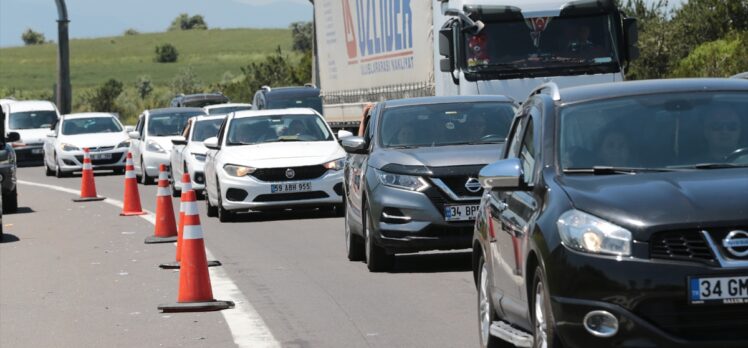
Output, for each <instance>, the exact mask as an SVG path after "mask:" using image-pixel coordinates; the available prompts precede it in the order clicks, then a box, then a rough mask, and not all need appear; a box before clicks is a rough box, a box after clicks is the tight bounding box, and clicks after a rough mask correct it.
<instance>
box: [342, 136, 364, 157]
mask: <svg viewBox="0 0 748 348" xmlns="http://www.w3.org/2000/svg"><path fill="white" fill-rule="evenodd" d="M340 145H341V146H343V150H345V152H347V153H352V154H362V155H365V154H367V153H369V144H368V143H367V142H366V140H364V138H362V137H354V136H350V137H347V138H344V139H343V141H342V142H341V144H340Z"/></svg>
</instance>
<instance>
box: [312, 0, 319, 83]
mask: <svg viewBox="0 0 748 348" xmlns="http://www.w3.org/2000/svg"><path fill="white" fill-rule="evenodd" d="M309 2H311V3H312V83H313V84H314V85H315V86H317V87H322V86H321V84H320V80H319V61H318V59H317V58H318V57H317V6H314V0H309Z"/></svg>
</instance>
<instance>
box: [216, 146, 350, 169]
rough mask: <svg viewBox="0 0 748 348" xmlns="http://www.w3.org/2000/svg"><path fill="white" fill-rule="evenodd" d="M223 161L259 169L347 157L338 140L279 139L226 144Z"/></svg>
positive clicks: (304, 164) (223, 149)
mask: <svg viewBox="0 0 748 348" xmlns="http://www.w3.org/2000/svg"><path fill="white" fill-rule="evenodd" d="M221 151H224V154H223V161H224V162H225V163H233V164H239V165H246V166H251V167H255V168H277V167H288V166H294V167H297V166H308V165H315V164H322V163H325V162H329V161H332V160H335V159H338V158H342V157H345V151H343V148H342V147H340V145H339V144H338V143H337V142H335V141H303V142H285V143H284V142H278V143H266V144H257V145H241V146H225V147H223V148H222V149H221Z"/></svg>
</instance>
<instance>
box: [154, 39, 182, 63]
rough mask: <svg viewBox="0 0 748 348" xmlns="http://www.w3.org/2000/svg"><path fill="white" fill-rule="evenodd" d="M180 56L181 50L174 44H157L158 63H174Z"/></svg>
mask: <svg viewBox="0 0 748 348" xmlns="http://www.w3.org/2000/svg"><path fill="white" fill-rule="evenodd" d="M178 58H179V52H178V51H177V48H176V47H174V45H172V44H169V43H165V44H163V45H161V46H156V62H158V63H174V62H176V61H177V59H178Z"/></svg>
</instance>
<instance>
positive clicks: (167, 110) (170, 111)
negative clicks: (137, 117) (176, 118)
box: [146, 107, 205, 115]
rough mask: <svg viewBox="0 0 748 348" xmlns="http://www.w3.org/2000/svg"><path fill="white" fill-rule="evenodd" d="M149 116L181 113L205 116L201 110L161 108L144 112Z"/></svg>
mask: <svg viewBox="0 0 748 348" xmlns="http://www.w3.org/2000/svg"><path fill="white" fill-rule="evenodd" d="M146 112H147V113H148V114H149V115H160V114H175V113H182V112H201V113H203V115H205V110H203V108H177V107H173V108H161V109H151V110H147V111H146Z"/></svg>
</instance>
